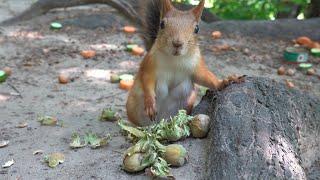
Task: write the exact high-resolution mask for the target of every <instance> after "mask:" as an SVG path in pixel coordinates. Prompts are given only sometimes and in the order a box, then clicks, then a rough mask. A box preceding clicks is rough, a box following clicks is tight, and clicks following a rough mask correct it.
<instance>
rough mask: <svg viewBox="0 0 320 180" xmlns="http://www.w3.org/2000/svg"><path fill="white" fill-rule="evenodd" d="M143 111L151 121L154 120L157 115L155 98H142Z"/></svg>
mask: <svg viewBox="0 0 320 180" xmlns="http://www.w3.org/2000/svg"><path fill="white" fill-rule="evenodd" d="M144 111H145V113H146V115H147V116H148V117H149V118H150V120H151V121H154V120H155V118H156V114H157V110H156V99H155V97H153V96H146V97H145V98H144Z"/></svg>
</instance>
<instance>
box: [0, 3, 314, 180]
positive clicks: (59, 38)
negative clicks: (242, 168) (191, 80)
mask: <svg viewBox="0 0 320 180" xmlns="http://www.w3.org/2000/svg"><path fill="white" fill-rule="evenodd" d="M31 3H32V0H24V1H21V0H0V21H2V20H4V19H7V18H9V17H12V16H14V15H16V14H17V13H19V12H21V11H23V10H24V9H25V8H27V7H28V6H29V5H30V4H31ZM114 14H116V13H115V11H114V10H112V9H110V8H109V7H107V6H103V5H99V6H98V5H92V6H83V7H77V8H68V9H59V10H55V11H51V12H50V13H48V14H46V15H44V16H41V17H37V18H34V19H32V20H30V21H27V22H23V23H21V24H19V25H15V26H9V27H0V68H3V67H7V66H8V67H11V68H12V69H13V74H12V76H10V77H9V79H8V80H7V81H6V82H5V83H2V84H0V141H2V140H9V141H10V144H9V146H7V147H5V148H0V164H1V165H2V164H4V163H5V162H6V161H8V160H11V159H14V161H15V164H14V165H13V166H12V167H10V168H7V169H4V168H2V169H0V179H119V180H120V179H147V177H146V176H145V175H144V174H143V173H140V174H137V175H132V174H127V173H125V172H124V171H123V170H121V166H120V165H121V164H122V157H123V154H122V152H124V151H125V150H126V149H127V148H128V147H129V146H130V143H128V142H126V141H125V139H124V138H123V136H122V135H121V134H120V132H119V128H118V126H117V125H116V124H115V123H111V122H100V121H99V120H98V118H99V115H100V113H101V111H102V109H103V108H105V107H110V106H113V107H114V108H115V109H116V110H117V111H118V112H119V113H120V114H121V116H122V117H123V118H124V119H126V115H125V107H124V105H125V101H126V96H127V92H126V91H123V90H120V89H119V88H118V85H117V84H111V83H110V82H109V76H110V74H111V73H113V72H114V73H122V72H123V73H135V72H136V71H137V68H138V65H139V62H140V61H141V57H136V56H132V55H131V54H130V53H128V52H126V51H124V50H123V47H124V45H125V44H126V43H128V42H134V43H137V44H141V45H142V41H141V40H140V39H139V37H138V36H137V35H126V34H124V33H121V32H120V31H119V29H120V28H121V27H122V26H124V25H126V24H128V22H127V21H125V20H124V19H123V18H120V17H119V16H115V15H114ZM52 21H59V22H61V23H62V24H63V25H64V27H63V29H62V30H58V31H53V30H50V28H49V24H50V23H51V22H52ZM209 34H210V32H202V35H201V37H200V39H201V41H200V44H201V47H202V50H203V53H204V55H205V57H206V61H207V63H208V65H209V67H210V69H211V70H212V71H214V72H215V73H216V74H217V75H218V76H219V77H221V78H222V77H226V76H227V75H229V74H234V73H236V74H246V75H249V76H264V77H269V78H272V79H275V80H277V81H284V80H286V79H288V80H290V81H292V82H293V83H294V84H295V85H296V88H299V89H301V90H303V91H306V92H310V93H314V94H316V95H317V96H320V83H319V78H318V77H317V76H306V75H305V74H304V73H302V72H300V71H297V72H296V73H295V75H294V76H290V77H289V76H278V75H277V68H278V67H280V66H281V65H284V66H285V67H288V68H289V67H290V68H294V67H295V65H288V64H284V62H283V60H282V59H283V58H282V53H283V50H284V48H285V47H287V46H290V45H292V43H291V42H290V41H280V40H274V39H256V38H250V37H240V36H233V35H229V36H224V37H223V38H222V39H219V40H212V39H211V37H210V36H209ZM224 44H228V45H229V46H230V47H231V49H228V50H215V51H213V50H212V49H214V47H217V46H221V45H224ZM110 47H116V48H113V49H112V48H111V49H112V50H110ZM86 49H95V50H97V56H96V57H95V58H94V59H88V60H87V59H83V58H82V56H81V55H80V53H79V52H80V51H81V50H86ZM311 62H312V63H313V65H314V68H315V69H317V70H318V73H319V71H320V65H319V63H320V59H319V58H314V57H311ZM61 72H64V73H68V74H70V76H71V77H73V79H74V80H73V82H71V83H69V84H66V85H61V84H59V83H58V79H57V76H58V74H59V73H61ZM18 94H20V95H21V96H18ZM40 115H49V116H55V117H57V118H58V119H59V120H61V121H63V123H64V127H45V126H41V125H40V124H39V122H37V117H38V116H40ZM20 122H27V123H28V127H26V128H23V129H18V128H16V126H17V125H18V124H19V123H20ZM88 131H93V132H96V133H98V134H106V133H110V134H111V135H112V140H111V141H110V144H109V145H108V146H106V147H104V148H101V149H96V150H92V149H90V148H82V149H78V150H72V149H70V148H69V143H70V137H71V135H72V133H73V132H78V133H80V134H84V133H85V132H88ZM206 141H207V140H206V139H202V140H200V139H192V138H189V139H187V140H185V141H182V142H180V143H181V144H183V145H184V146H185V147H186V148H187V150H188V151H189V153H190V158H189V162H188V164H186V165H185V166H184V167H181V168H176V169H173V170H172V173H173V175H175V177H176V178H177V179H201V172H202V171H204V170H205V169H203V168H202V167H203V165H204V163H205V159H206ZM38 149H41V150H43V151H44V154H43V155H33V154H32V153H33V151H35V150H38ZM52 152H62V153H64V154H65V156H66V161H65V162H64V163H63V164H61V165H59V166H58V167H57V168H55V169H51V168H49V167H48V166H47V165H46V164H45V163H44V161H43V157H44V155H46V154H49V153H52Z"/></svg>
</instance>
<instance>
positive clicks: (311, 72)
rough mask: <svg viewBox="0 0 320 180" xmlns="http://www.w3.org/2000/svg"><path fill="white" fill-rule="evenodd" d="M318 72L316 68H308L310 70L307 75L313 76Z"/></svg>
mask: <svg viewBox="0 0 320 180" xmlns="http://www.w3.org/2000/svg"><path fill="white" fill-rule="evenodd" d="M315 74H316V70H315V69H312V68H311V69H308V71H307V75H309V76H313V75H315Z"/></svg>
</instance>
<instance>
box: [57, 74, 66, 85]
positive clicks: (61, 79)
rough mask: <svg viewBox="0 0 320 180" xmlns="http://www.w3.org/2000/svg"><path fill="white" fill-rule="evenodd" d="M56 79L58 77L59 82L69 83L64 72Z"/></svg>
mask: <svg viewBox="0 0 320 180" xmlns="http://www.w3.org/2000/svg"><path fill="white" fill-rule="evenodd" d="M58 79H59V83H60V84H68V83H69V77H68V76H67V75H65V74H60V75H59V77H58Z"/></svg>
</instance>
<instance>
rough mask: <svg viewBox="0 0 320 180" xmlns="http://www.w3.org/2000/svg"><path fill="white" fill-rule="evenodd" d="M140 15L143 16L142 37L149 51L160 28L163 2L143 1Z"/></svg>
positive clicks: (156, 0)
mask: <svg viewBox="0 0 320 180" xmlns="http://www.w3.org/2000/svg"><path fill="white" fill-rule="evenodd" d="M141 2H144V4H143V5H142V4H141V7H144V8H143V9H141V12H140V14H141V15H142V17H143V18H142V21H143V27H142V28H143V30H142V32H141V37H142V38H143V40H144V44H145V47H146V49H147V50H148V51H149V50H150V49H151V47H152V46H153V44H154V42H155V40H156V38H157V34H158V31H159V26H160V12H161V0H148V1H147V2H146V1H141Z"/></svg>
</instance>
